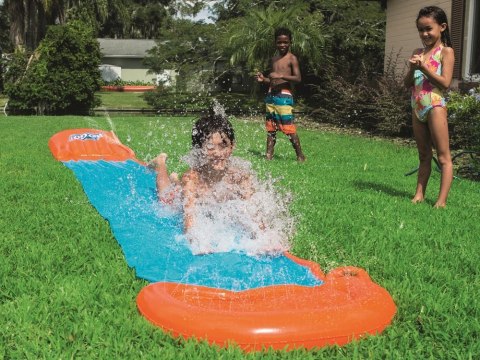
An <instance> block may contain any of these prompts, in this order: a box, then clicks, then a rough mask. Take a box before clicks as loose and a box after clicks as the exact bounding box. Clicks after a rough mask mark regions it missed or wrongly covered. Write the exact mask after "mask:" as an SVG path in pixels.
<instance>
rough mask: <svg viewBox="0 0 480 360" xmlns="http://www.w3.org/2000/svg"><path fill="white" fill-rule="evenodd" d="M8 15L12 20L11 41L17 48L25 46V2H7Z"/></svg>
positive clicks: (8, 0)
mask: <svg viewBox="0 0 480 360" xmlns="http://www.w3.org/2000/svg"><path fill="white" fill-rule="evenodd" d="M5 5H6V7H7V11H8V15H9V18H10V40H11V41H12V43H13V45H14V46H15V48H16V49H17V48H19V47H23V46H24V45H25V7H24V4H23V1H19V0H6V1H5Z"/></svg>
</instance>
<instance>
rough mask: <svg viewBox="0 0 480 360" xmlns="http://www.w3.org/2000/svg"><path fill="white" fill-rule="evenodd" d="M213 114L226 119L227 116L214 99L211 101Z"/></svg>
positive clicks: (221, 106)
mask: <svg viewBox="0 0 480 360" xmlns="http://www.w3.org/2000/svg"><path fill="white" fill-rule="evenodd" d="M213 113H214V114H215V115H217V116H222V117H225V118H226V117H227V114H226V112H225V108H224V107H223V105H222V104H220V102H219V101H218V100H217V99H215V98H214V99H213Z"/></svg>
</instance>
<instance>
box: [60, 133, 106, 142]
mask: <svg viewBox="0 0 480 360" xmlns="http://www.w3.org/2000/svg"><path fill="white" fill-rule="evenodd" d="M102 137H103V134H92V133H83V134H72V135H70V136H69V137H68V141H74V140H93V141H97V140H99V139H100V138H102Z"/></svg>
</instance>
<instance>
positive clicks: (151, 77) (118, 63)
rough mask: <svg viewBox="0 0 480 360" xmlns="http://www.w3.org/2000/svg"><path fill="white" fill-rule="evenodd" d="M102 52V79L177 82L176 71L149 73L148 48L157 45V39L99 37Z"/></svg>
mask: <svg viewBox="0 0 480 360" xmlns="http://www.w3.org/2000/svg"><path fill="white" fill-rule="evenodd" d="M97 40H98V42H99V44H100V52H101V54H102V64H101V65H100V71H101V73H102V79H103V80H105V81H108V82H111V81H114V80H117V79H120V80H123V81H131V82H133V81H138V82H143V83H154V84H157V83H158V82H162V83H163V84H164V85H166V86H169V85H170V86H171V85H174V84H175V79H176V73H175V71H165V72H164V73H162V74H149V73H148V70H149V69H148V67H146V66H145V65H144V64H143V59H144V58H145V57H146V56H147V52H148V50H150V49H152V48H153V47H155V46H156V43H155V40H148V39H97Z"/></svg>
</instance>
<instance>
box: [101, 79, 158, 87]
mask: <svg viewBox="0 0 480 360" xmlns="http://www.w3.org/2000/svg"><path fill="white" fill-rule="evenodd" d="M101 85H102V86H125V85H127V86H128V85H134V86H151V85H155V84H154V83H153V82H148V81H142V80H135V81H129V80H122V79H120V78H118V79H116V80H113V81H105V80H102V84H101Z"/></svg>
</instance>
